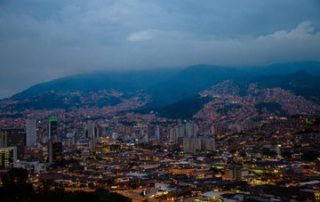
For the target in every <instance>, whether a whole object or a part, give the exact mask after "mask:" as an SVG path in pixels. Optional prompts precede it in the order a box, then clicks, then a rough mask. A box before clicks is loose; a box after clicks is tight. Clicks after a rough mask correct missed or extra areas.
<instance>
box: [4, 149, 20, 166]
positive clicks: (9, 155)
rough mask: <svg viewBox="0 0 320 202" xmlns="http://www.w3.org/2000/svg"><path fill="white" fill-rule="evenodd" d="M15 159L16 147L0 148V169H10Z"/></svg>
mask: <svg viewBox="0 0 320 202" xmlns="http://www.w3.org/2000/svg"><path fill="white" fill-rule="evenodd" d="M16 161H17V147H4V148H0V169H10V168H12V167H13V164H14V163H15V162H16Z"/></svg>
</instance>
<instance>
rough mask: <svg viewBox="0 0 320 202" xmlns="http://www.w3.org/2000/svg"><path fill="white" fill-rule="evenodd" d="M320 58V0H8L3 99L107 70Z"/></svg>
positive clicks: (1, 15) (0, 38)
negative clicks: (74, 76) (73, 76)
mask: <svg viewBox="0 0 320 202" xmlns="http://www.w3.org/2000/svg"><path fill="white" fill-rule="evenodd" d="M302 60H318V61H319V60H320V0H0V87H1V88H0V97H5V96H9V95H12V94H13V93H15V92H18V91H20V90H22V89H24V88H26V87H28V86H30V85H32V84H35V83H38V82H42V81H47V80H50V79H53V78H58V77H61V76H64V75H71V74H76V73H82V72H88V71H94V70H101V69H135V68H155V67H183V66H187V65H192V64H199V63H201V64H218V65H237V66H239V65H256V64H269V63H276V62H286V61H302Z"/></svg>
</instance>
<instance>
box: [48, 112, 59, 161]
mask: <svg viewBox="0 0 320 202" xmlns="http://www.w3.org/2000/svg"><path fill="white" fill-rule="evenodd" d="M57 138H58V118H57V117H56V116H53V115H52V116H49V136H48V160H49V163H52V162H53V149H52V145H53V141H55V140H56V139H57Z"/></svg>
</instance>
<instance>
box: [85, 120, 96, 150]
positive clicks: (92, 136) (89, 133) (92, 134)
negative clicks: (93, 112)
mask: <svg viewBox="0 0 320 202" xmlns="http://www.w3.org/2000/svg"><path fill="white" fill-rule="evenodd" d="M84 128H85V136H86V138H87V139H88V143H89V149H90V150H94V149H95V148H96V143H97V138H98V129H97V126H96V124H95V123H94V122H93V121H88V122H87V123H86V124H85V127H84Z"/></svg>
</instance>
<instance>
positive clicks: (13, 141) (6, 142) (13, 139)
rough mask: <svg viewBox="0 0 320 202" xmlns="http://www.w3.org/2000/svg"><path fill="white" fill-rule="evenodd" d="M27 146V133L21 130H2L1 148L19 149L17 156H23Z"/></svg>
mask: <svg viewBox="0 0 320 202" xmlns="http://www.w3.org/2000/svg"><path fill="white" fill-rule="evenodd" d="M25 146H26V132H25V130H24V129H21V128H6V129H1V130H0V147H17V156H18V158H21V157H22V156H23V151H24V147H25Z"/></svg>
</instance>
